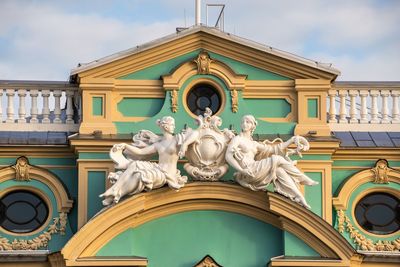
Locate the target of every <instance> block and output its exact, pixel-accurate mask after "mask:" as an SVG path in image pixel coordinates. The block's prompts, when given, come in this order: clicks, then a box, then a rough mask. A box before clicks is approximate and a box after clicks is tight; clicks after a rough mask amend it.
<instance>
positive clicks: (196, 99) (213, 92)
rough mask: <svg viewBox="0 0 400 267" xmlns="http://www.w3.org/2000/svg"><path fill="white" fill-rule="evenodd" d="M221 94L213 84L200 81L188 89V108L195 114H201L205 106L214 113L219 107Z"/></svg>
mask: <svg viewBox="0 0 400 267" xmlns="http://www.w3.org/2000/svg"><path fill="white" fill-rule="evenodd" d="M221 102H222V101H221V96H220V94H219V92H218V91H217V89H215V88H214V87H213V86H211V85H209V84H206V83H200V84H197V85H195V86H194V87H193V88H192V89H190V91H189V93H188V94H187V97H186V103H187V106H188V108H189V110H190V111H191V112H192V113H193V114H195V115H203V114H204V112H205V111H206V108H207V107H208V108H210V109H211V111H212V114H216V113H217V112H218V111H219V109H220V108H221Z"/></svg>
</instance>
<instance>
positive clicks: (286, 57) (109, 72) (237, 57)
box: [71, 26, 340, 80]
mask: <svg viewBox="0 0 400 267" xmlns="http://www.w3.org/2000/svg"><path fill="white" fill-rule="evenodd" d="M199 50H206V51H208V52H210V53H214V54H215V55H219V56H221V57H225V58H229V59H231V60H234V61H236V62H240V63H242V64H246V65H248V66H251V67H253V68H256V69H257V70H260V71H265V72H269V73H272V74H274V75H276V76H278V77H279V76H281V77H286V78H287V79H326V80H334V79H335V78H336V77H337V75H339V73H340V72H339V71H338V70H336V69H334V68H332V67H330V66H328V65H325V64H321V63H318V62H315V61H311V60H306V59H304V58H301V57H298V56H295V55H292V54H289V53H286V52H283V51H280V50H277V49H273V48H271V47H268V46H265V45H261V44H259V43H255V42H252V41H249V40H247V39H243V38H240V37H237V36H234V35H231V34H228V33H225V32H222V31H220V30H218V29H215V28H209V27H205V26H194V27H192V28H189V29H186V30H183V31H181V32H179V33H176V34H172V35H169V36H166V37H163V38H160V39H157V40H154V41H152V42H149V43H146V44H144V45H141V46H136V47H134V48H131V49H128V50H125V51H122V52H119V53H116V54H114V55H111V56H108V57H104V58H102V59H99V60H96V61H94V62H91V63H88V64H82V65H80V66H79V67H77V68H75V69H73V70H72V71H71V75H72V76H75V75H77V76H78V78H121V77H124V76H125V77H126V76H127V75H130V74H132V73H137V72H140V71H142V70H145V69H146V68H150V67H152V66H156V65H159V64H161V63H162V62H165V61H170V60H174V59H175V58H179V57H184V56H185V55H190V53H194V52H196V51H199ZM188 60H191V58H190V59H188ZM169 71H170V70H168V69H166V70H165V73H164V74H168V73H169Z"/></svg>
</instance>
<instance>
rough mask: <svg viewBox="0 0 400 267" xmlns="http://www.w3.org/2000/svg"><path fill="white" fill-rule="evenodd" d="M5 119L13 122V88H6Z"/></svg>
mask: <svg viewBox="0 0 400 267" xmlns="http://www.w3.org/2000/svg"><path fill="white" fill-rule="evenodd" d="M6 95H7V119H6V122H9V123H13V122H14V95H15V90H14V89H7V90H6Z"/></svg>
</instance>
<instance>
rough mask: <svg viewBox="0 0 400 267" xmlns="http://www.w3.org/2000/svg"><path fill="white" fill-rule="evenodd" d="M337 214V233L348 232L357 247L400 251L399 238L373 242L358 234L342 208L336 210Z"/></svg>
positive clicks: (371, 249) (368, 249)
mask: <svg viewBox="0 0 400 267" xmlns="http://www.w3.org/2000/svg"><path fill="white" fill-rule="evenodd" d="M337 215H338V231H339V233H341V234H343V233H344V232H345V231H346V232H347V233H349V236H350V238H351V239H352V240H353V243H354V244H356V246H357V247H358V248H359V249H361V250H366V251H391V252H393V251H400V238H397V239H395V240H392V241H389V240H384V241H382V240H378V242H375V243H374V241H372V240H371V239H369V238H367V237H365V236H364V235H363V234H360V232H359V231H358V230H357V229H356V228H355V226H354V225H353V224H352V223H351V221H350V219H349V217H347V216H346V214H345V213H344V211H343V210H338V211H337Z"/></svg>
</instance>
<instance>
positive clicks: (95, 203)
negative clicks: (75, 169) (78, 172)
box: [87, 171, 106, 219]
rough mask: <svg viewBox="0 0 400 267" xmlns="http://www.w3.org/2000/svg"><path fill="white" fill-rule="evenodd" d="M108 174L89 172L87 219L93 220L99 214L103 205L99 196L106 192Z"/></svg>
mask: <svg viewBox="0 0 400 267" xmlns="http://www.w3.org/2000/svg"><path fill="white" fill-rule="evenodd" d="M105 181H106V173H105V172H104V171H89V172H88V193H87V218H88V219H90V218H92V217H93V216H94V215H95V214H96V213H97V212H99V211H100V210H101V209H102V208H103V205H102V203H101V199H100V198H99V195H100V194H101V193H104V191H105V188H106V187H105Z"/></svg>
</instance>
